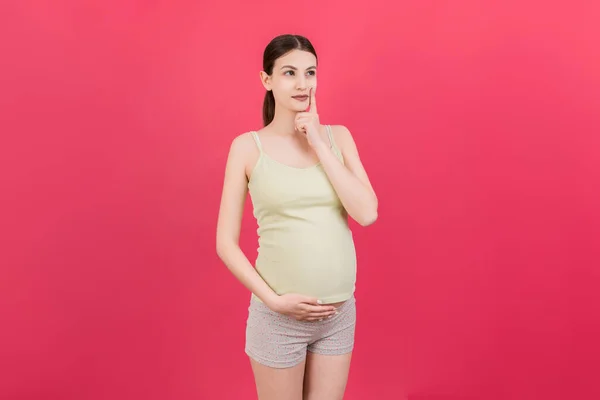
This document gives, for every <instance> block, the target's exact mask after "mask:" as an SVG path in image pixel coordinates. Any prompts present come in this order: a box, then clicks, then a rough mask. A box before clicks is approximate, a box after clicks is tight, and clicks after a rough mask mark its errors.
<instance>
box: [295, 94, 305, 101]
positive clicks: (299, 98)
mask: <svg viewBox="0 0 600 400" xmlns="http://www.w3.org/2000/svg"><path fill="white" fill-rule="evenodd" d="M292 99H295V100H298V101H306V100H308V95H306V94H304V95H302V96H292Z"/></svg>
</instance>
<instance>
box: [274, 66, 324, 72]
mask: <svg viewBox="0 0 600 400" xmlns="http://www.w3.org/2000/svg"><path fill="white" fill-rule="evenodd" d="M284 68H290V69H293V70H294V71H297V70H298V68H296V67H294V66H293V65H284V66H283V67H281V69H284ZM316 68H317V67H315V66H314V65H313V66H310V67H308V68H306V69H307V70H309V69H316Z"/></svg>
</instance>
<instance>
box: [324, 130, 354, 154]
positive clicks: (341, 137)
mask: <svg viewBox="0 0 600 400" xmlns="http://www.w3.org/2000/svg"><path fill="white" fill-rule="evenodd" d="M329 126H330V127H331V134H332V135H333V140H334V141H335V143H336V145H337V146H338V147H339V148H340V149H343V148H344V147H346V146H347V145H348V144H353V143H354V139H353V138H352V133H351V132H350V129H348V128H347V127H346V126H345V125H329Z"/></svg>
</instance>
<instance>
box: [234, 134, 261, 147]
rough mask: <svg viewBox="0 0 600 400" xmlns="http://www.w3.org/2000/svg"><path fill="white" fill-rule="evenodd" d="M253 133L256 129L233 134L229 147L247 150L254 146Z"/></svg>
mask: <svg viewBox="0 0 600 400" xmlns="http://www.w3.org/2000/svg"><path fill="white" fill-rule="evenodd" d="M255 134H256V131H248V132H244V133H241V134H239V135H237V136H235V137H234V138H233V140H232V141H231V149H232V150H248V149H249V148H251V147H256V139H255V138H254V135H255Z"/></svg>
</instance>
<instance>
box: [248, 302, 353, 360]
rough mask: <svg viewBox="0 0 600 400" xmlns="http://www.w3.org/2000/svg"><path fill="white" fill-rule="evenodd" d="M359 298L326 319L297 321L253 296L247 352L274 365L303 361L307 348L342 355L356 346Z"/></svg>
mask: <svg viewBox="0 0 600 400" xmlns="http://www.w3.org/2000/svg"><path fill="white" fill-rule="evenodd" d="M355 326H356V300H355V298H354V296H352V297H351V298H350V299H348V300H347V301H346V302H344V303H343V304H342V305H341V306H340V307H339V308H338V314H336V315H334V316H333V317H331V318H326V319H324V320H323V321H314V322H308V321H297V320H295V319H294V318H291V317H288V316H286V315H283V314H279V313H276V312H275V311H272V310H271V309H270V308H269V307H267V306H266V305H265V304H263V303H261V302H260V301H258V300H256V299H254V298H252V300H251V301H250V307H249V308H248V321H247V324H246V349H245V350H246V354H247V355H248V356H249V357H251V358H252V359H254V360H256V361H257V362H259V363H260V364H263V365H266V366H268V367H271V368H289V367H293V366H295V365H298V364H299V363H301V362H302V361H303V360H304V359H305V357H306V352H307V351H310V352H312V353H317V354H324V355H341V354H346V353H350V352H351V351H352V349H353V348H354V331H355Z"/></svg>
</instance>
